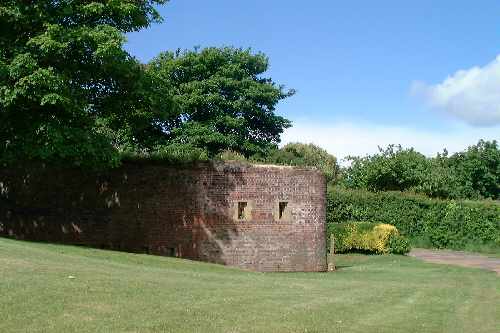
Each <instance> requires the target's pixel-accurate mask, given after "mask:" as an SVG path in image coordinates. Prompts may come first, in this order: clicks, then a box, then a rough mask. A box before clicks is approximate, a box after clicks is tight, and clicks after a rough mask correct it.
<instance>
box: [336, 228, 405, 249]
mask: <svg viewBox="0 0 500 333" xmlns="http://www.w3.org/2000/svg"><path fill="white" fill-rule="evenodd" d="M327 231H328V236H329V238H331V237H334V239H335V253H338V252H340V253H343V252H349V251H352V250H357V251H367V252H372V253H378V254H386V253H394V254H406V253H408V252H410V244H409V242H408V239H407V238H406V237H404V236H401V235H400V234H399V231H398V229H397V228H396V227H395V226H393V225H390V224H383V223H370V222H348V223H330V224H329V225H328V228H327ZM329 244H330V243H329Z"/></svg>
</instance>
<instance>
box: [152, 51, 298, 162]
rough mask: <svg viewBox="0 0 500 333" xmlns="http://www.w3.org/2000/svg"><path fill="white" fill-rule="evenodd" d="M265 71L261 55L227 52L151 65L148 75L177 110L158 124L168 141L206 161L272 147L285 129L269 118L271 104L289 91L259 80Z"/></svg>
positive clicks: (176, 56)
mask: <svg viewBox="0 0 500 333" xmlns="http://www.w3.org/2000/svg"><path fill="white" fill-rule="evenodd" d="M267 68H268V59H267V57H266V56H264V55H263V54H261V53H257V54H252V53H251V51H250V50H243V49H238V48H233V47H224V48H213V47H212V48H206V49H203V50H201V51H200V50H196V49H195V50H191V51H183V52H181V51H177V52H165V53H162V54H160V55H159V56H158V57H156V58H155V59H154V60H152V61H151V62H150V63H149V64H148V66H147V71H148V73H149V74H150V76H151V77H154V79H155V82H158V84H160V87H168V88H169V89H171V93H172V96H173V100H174V103H175V105H176V106H177V111H178V112H177V114H176V116H175V117H173V118H171V119H169V122H167V123H164V124H163V125H164V129H165V132H166V133H168V136H167V137H168V140H169V142H171V143H172V144H187V145H191V146H193V147H197V148H202V149H205V150H206V151H207V152H208V153H209V155H211V156H214V155H215V154H217V153H219V152H221V151H224V150H233V151H235V152H239V153H242V154H243V155H245V156H247V157H248V156H250V155H253V154H257V153H263V152H265V151H267V150H268V149H270V148H273V147H275V146H276V145H277V143H279V142H280V134H281V133H282V132H283V130H284V129H285V128H287V127H289V126H290V122H289V121H288V120H286V119H285V118H283V117H281V116H279V115H276V114H275V107H276V104H277V103H278V102H279V101H280V100H282V99H284V98H286V97H288V96H291V95H292V94H293V93H294V91H293V90H285V89H284V87H283V86H280V85H277V84H276V83H274V82H273V81H272V80H271V79H270V78H265V77H262V76H261V75H262V74H263V73H264V72H265V71H266V70H267Z"/></svg>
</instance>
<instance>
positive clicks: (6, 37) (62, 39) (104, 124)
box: [0, 0, 166, 165]
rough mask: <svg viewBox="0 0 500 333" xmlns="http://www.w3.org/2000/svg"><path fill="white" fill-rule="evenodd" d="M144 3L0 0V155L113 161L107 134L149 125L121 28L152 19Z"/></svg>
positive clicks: (139, 78) (156, 0) (158, 0)
mask: <svg viewBox="0 0 500 333" xmlns="http://www.w3.org/2000/svg"><path fill="white" fill-rule="evenodd" d="M165 2H166V0H148V1H135V0H124V1H111V0H101V1H69V0H62V1H54V0H37V1H13V0H11V1H9V0H7V1H3V2H2V4H1V5H0V31H1V35H0V159H1V160H2V161H3V162H9V161H13V160H19V159H42V160H64V161H67V162H72V163H74V164H77V165H85V164H91V165H93V164H95V163H98V164H99V163H104V164H114V163H116V161H117V155H116V149H114V148H113V146H112V144H111V141H110V137H109V135H108V134H109V133H111V132H113V133H114V134H115V137H116V133H117V132H119V133H121V135H122V136H125V135H130V133H129V132H130V131H131V129H132V128H134V129H135V130H137V129H140V126H131V125H130V124H132V123H135V124H137V123H141V122H142V125H143V126H146V125H149V124H150V123H151V121H150V119H151V118H152V117H151V114H150V110H147V111H146V110H144V109H141V108H140V107H137V106H138V105H140V102H141V100H140V98H137V97H138V96H137V95H140V93H139V94H138V93H137V92H138V91H140V88H141V85H142V84H143V83H144V82H145V80H144V78H143V77H144V75H143V73H142V72H143V71H142V70H141V66H140V64H139V63H138V62H137V61H136V60H135V59H134V58H133V57H131V56H130V55H129V54H128V53H127V52H126V51H124V50H123V48H122V46H123V43H124V40H125V39H124V35H123V34H124V33H126V32H130V31H136V30H139V29H141V28H144V27H147V26H149V25H150V24H151V23H153V22H158V21H160V19H161V18H160V16H159V14H158V12H157V11H156V10H155V8H154V5H156V4H162V3H165Z"/></svg>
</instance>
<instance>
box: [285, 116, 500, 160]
mask: <svg viewBox="0 0 500 333" xmlns="http://www.w3.org/2000/svg"><path fill="white" fill-rule="evenodd" d="M479 139H485V140H497V141H498V140H499V139H500V128H499V127H491V128H487V129H485V128H483V129H479V128H473V127H469V126H459V127H455V128H453V129H452V130H448V131H439V132H437V131H429V130H419V129H415V128H409V127H396V126H394V127H391V126H383V125H372V124H355V123H347V122H344V123H336V124H332V125H327V124H320V123H314V122H309V121H304V120H297V121H294V125H293V127H291V128H289V129H287V130H286V131H285V133H284V134H283V136H282V142H283V144H286V143H288V142H304V143H314V144H316V145H318V146H320V147H322V148H324V149H326V150H327V151H328V152H329V153H331V154H333V155H334V156H336V157H337V158H339V159H343V158H345V157H346V156H349V155H354V156H364V155H366V154H373V153H376V152H377V151H378V146H381V147H386V146H387V145H389V144H401V145H402V146H403V147H407V148H409V147H413V148H415V149H416V150H417V151H419V152H421V153H423V154H425V155H427V156H434V155H435V154H436V153H438V152H442V151H443V149H444V148H446V149H447V150H448V151H449V152H451V153H453V152H457V151H461V150H464V149H466V148H467V147H468V146H471V145H473V144H476V143H477V142H478V141H479Z"/></svg>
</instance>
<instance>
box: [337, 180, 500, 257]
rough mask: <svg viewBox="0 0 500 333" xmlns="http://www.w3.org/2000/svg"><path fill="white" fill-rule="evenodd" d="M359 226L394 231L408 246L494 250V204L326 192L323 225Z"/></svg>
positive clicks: (498, 227) (497, 211) (497, 222)
mask: <svg viewBox="0 0 500 333" xmlns="http://www.w3.org/2000/svg"><path fill="white" fill-rule="evenodd" d="M346 221H364V222H379V223H387V224H392V225H394V226H396V227H397V228H398V230H399V232H400V233H401V234H402V235H403V236H407V237H408V238H410V240H411V241H412V242H416V243H418V244H420V245H421V244H426V245H428V246H431V247H437V248H450V249H467V250H473V249H479V248H485V247H486V248H493V249H499V248H500V241H499V240H500V203H499V202H498V201H492V200H482V201H454V200H439V199H429V198H427V197H425V196H421V195H414V194H407V193H401V192H376V193H374V192H368V191H364V190H345V189H341V188H338V187H332V188H329V191H328V202H327V223H328V224H335V223H342V222H346Z"/></svg>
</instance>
